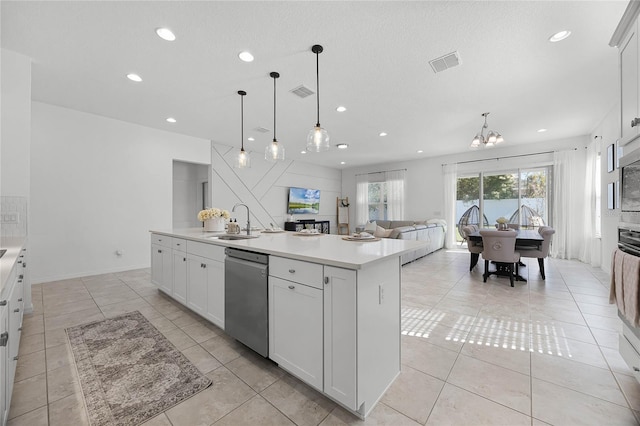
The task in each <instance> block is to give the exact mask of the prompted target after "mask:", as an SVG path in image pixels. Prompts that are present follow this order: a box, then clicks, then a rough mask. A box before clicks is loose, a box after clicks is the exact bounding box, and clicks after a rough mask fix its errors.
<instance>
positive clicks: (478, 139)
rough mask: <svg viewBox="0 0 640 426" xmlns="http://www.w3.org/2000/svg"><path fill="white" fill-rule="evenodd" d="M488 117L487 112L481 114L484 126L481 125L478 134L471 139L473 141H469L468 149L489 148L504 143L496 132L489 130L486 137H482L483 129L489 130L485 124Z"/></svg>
mask: <svg viewBox="0 0 640 426" xmlns="http://www.w3.org/2000/svg"><path fill="white" fill-rule="evenodd" d="M488 115H489V113H488V112H485V113H483V114H482V116H483V117H484V124H483V125H482V128H481V129H480V132H479V133H478V134H476V136H475V137H474V138H473V141H471V146H470V147H469V148H470V149H477V148H490V147H492V146H494V145H497V144H499V143H502V142H504V138H503V137H502V135H501V134H500V133H498V132H494V131H493V130H489V131H488V132H487V135H486V136H485V135H484V131H485V129H488V128H489V125H488V124H487V116H488Z"/></svg>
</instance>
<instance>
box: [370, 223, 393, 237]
mask: <svg viewBox="0 0 640 426" xmlns="http://www.w3.org/2000/svg"><path fill="white" fill-rule="evenodd" d="M392 232H393V229H384V228H383V227H382V226H376V231H375V232H374V233H373V236H374V237H378V238H389V235H391V233H392Z"/></svg>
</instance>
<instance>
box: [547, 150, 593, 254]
mask: <svg viewBox="0 0 640 426" xmlns="http://www.w3.org/2000/svg"><path fill="white" fill-rule="evenodd" d="M590 179H591V176H590V177H589V179H587V176H586V154H585V150H584V149H579V150H569V151H559V152H556V153H554V158H553V209H552V210H553V216H552V217H553V227H554V228H555V230H556V233H555V234H554V236H553V240H552V243H551V256H552V257H556V258H558V259H580V260H582V259H584V258H585V256H589V257H590V256H591V251H590V250H589V249H586V248H585V247H584V246H586V245H589V246H591V244H592V238H591V237H592V231H587V228H588V227H590V225H591V222H590V221H587V220H585V216H586V215H585V210H586V211H591V205H590V204H589V202H590V200H591V196H590V195H589V196H587V195H586V193H585V182H586V181H587V180H590ZM585 232H586V233H587V235H585Z"/></svg>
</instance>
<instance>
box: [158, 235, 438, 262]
mask: <svg viewBox="0 0 640 426" xmlns="http://www.w3.org/2000/svg"><path fill="white" fill-rule="evenodd" d="M149 232H150V233H153V234H160V235H166V236H168V237H175V238H183V239H186V240H191V241H197V242H204V243H208V244H213V245H218V246H223V247H232V248H238V249H241V250H248V251H255V252H259V253H265V254H268V255H273V256H281V257H286V258H289V259H295V260H301V261H305V262H313V263H321V264H324V265H329V266H335V267H338V268H344V269H362V268H363V267H366V266H367V265H370V264H373V263H376V262H378V261H381V260H383V259H388V258H389V257H398V258H399V257H400V256H402V255H403V254H406V253H411V252H413V251H415V250H417V249H419V248H422V247H426V246H427V242H426V241H408V240H399V239H385V238H382V239H381V240H380V241H377V242H369V241H364V242H357V241H356V242H354V241H343V240H342V237H345V236H346V235H336V234H326V235H320V236H313V237H306V236H302V237H301V236H296V235H294V233H293V232H289V231H286V232H283V233H277V234H263V235H268V236H273V237H281V238H301V239H302V238H333V239H334V240H335V241H336V243H338V244H342V243H344V244H353V245H356V244H378V243H382V244H389V245H390V244H393V245H395V246H396V247H395V248H394V249H393V250H392V252H390V253H387V254H385V255H380V256H377V257H373V258H371V257H370V258H368V259H367V260H364V261H359V262H349V261H347V260H344V259H343V260H337V259H330V258H326V257H322V256H315V255H307V254H301V253H296V252H291V251H285V250H282V249H278V248H276V247H256V246H254V245H252V242H254V241H258V240H259V239H260V238H262V236H261V237H258V238H257V239H246V240H217V239H211V238H210V237H213V236H216V235H225V233H224V232H205V231H203V230H201V229H200V228H187V229H174V230H153V229H152V230H149ZM253 232H254V233H260V231H253Z"/></svg>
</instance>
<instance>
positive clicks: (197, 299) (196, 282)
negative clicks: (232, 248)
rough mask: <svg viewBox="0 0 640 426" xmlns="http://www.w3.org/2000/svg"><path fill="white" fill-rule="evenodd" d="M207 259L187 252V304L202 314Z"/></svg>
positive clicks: (205, 289) (205, 295) (205, 290)
mask: <svg viewBox="0 0 640 426" xmlns="http://www.w3.org/2000/svg"><path fill="white" fill-rule="evenodd" d="M207 266H208V265H207V259H205V258H203V257H200V256H194V255H192V254H189V253H188V254H187V274H188V285H187V306H188V307H189V309H191V310H193V311H194V312H195V313H197V314H200V315H202V316H204V315H205V312H206V311H207V273H208V271H207Z"/></svg>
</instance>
